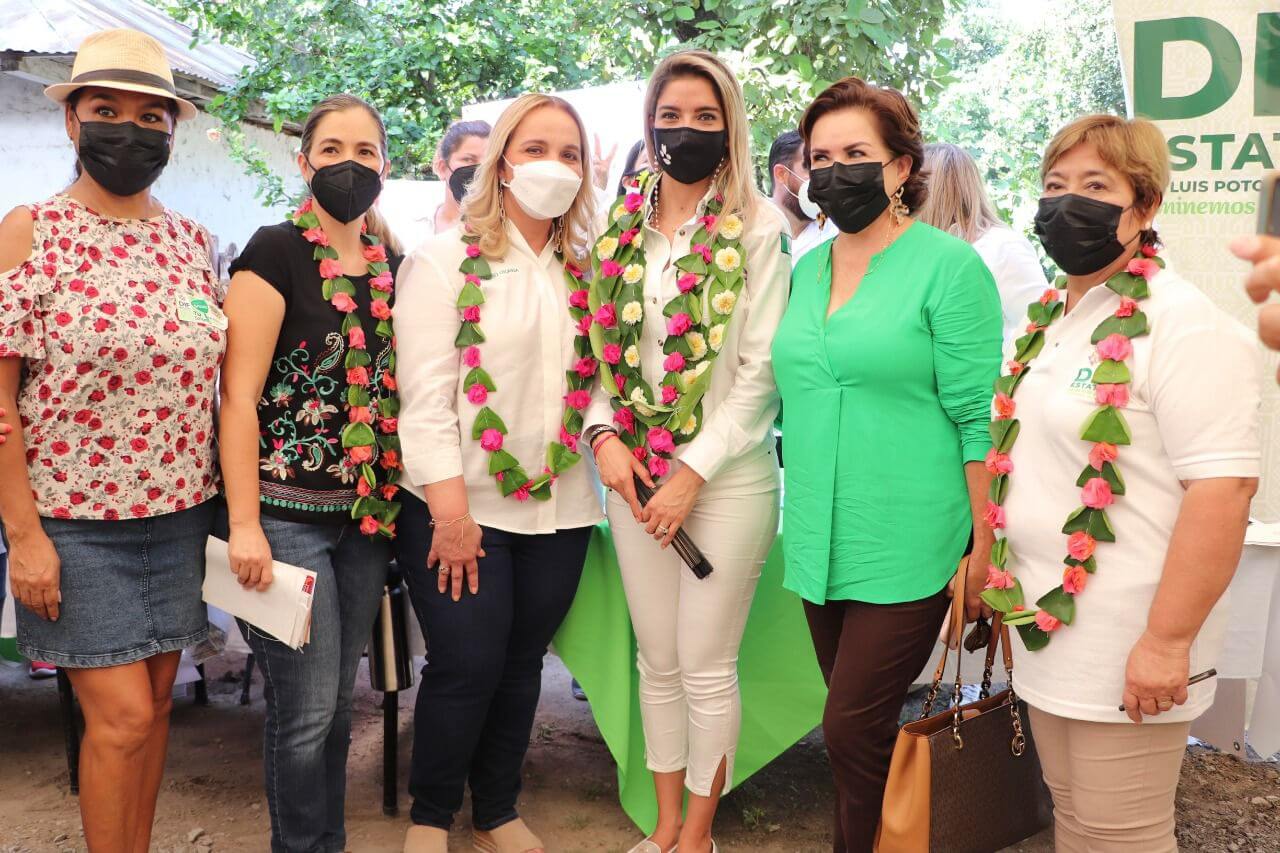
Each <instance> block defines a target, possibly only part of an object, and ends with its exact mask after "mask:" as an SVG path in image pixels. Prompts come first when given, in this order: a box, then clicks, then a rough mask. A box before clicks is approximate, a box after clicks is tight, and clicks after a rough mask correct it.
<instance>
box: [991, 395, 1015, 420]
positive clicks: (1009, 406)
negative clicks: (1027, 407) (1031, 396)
mask: <svg viewBox="0 0 1280 853" xmlns="http://www.w3.org/2000/svg"><path fill="white" fill-rule="evenodd" d="M1017 408H1018V407H1017V404H1016V403H1014V402H1013V398H1012V397H1010V396H1009V395H1008V394H996V420H998V421H1007V420H1009V419H1010V418H1012V417H1013V413H1014V411H1016V410H1017Z"/></svg>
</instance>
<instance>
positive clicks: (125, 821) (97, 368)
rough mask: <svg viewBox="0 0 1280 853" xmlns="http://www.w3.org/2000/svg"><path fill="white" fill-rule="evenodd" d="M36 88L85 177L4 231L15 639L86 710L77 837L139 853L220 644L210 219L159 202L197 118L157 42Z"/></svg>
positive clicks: (1, 265)
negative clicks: (188, 664)
mask: <svg viewBox="0 0 1280 853" xmlns="http://www.w3.org/2000/svg"><path fill="white" fill-rule="evenodd" d="M45 93H46V94H47V95H48V96H49V97H50V98H51V99H53V100H54V101H56V102H58V103H59V104H62V105H63V109H64V111H65V117H66V128H67V135H68V137H70V139H71V142H72V145H73V146H74V148H75V151H76V158H77V165H76V178H75V180H74V181H73V182H72V184H71V185H70V186H69V187H67V188H66V189H64V190H63V191H61V192H59V193H58V194H56V195H54V196H53V197H51V198H49V199H48V200H46V201H43V202H40V203H38V204H32V205H29V206H26V207H18V208H16V209H14V210H13V211H12V212H10V213H9V214H8V215H7V216H6V217H5V218H4V219H3V221H0V271H2V272H0V408H3V409H5V410H7V411H8V412H9V413H10V414H9V415H8V416H6V420H8V422H9V423H10V424H11V425H12V427H13V435H12V436H11V438H12V440H11V441H9V442H7V443H6V444H4V445H3V446H0V518H3V519H4V526H5V532H6V534H7V535H8V538H9V543H10V548H11V560H10V577H11V586H12V589H13V593H14V596H15V597H16V598H17V599H18V601H19V602H20V603H21V604H22V605H23V606H22V607H20V608H18V649H19V650H20V651H21V652H22V653H23V654H24V655H26V656H27V657H29V658H32V659H39V660H45V661H49V662H51V663H53V664H56V665H57V666H60V667H63V668H65V669H66V670H67V673H68V675H69V676H70V678H71V683H72V684H73V685H74V687H75V689H76V693H77V694H78V695H79V697H80V703H81V706H82V708H83V710H84V717H85V737H84V741H83V744H82V749H81V753H80V812H81V816H82V818H83V820H84V834H85V841H86V843H87V844H88V846H89V849H91V850H93V851H95V853H97V851H112V853H114V851H125V850H129V851H133V850H146V849H147V847H148V845H149V843H150V837H151V823H152V818H153V816H154V813H155V803H156V793H157V791H158V790H159V787H160V779H161V775H162V774H163V771H164V761H165V750H166V746H167V742H168V732H169V727H168V715H169V706H170V694H171V692H172V689H173V681H174V674H175V672H176V671H177V667H178V657H179V653H180V651H181V650H182V648H183V647H185V646H190V645H193V644H195V643H198V642H200V641H201V640H203V639H204V638H205V636H206V633H207V628H206V618H205V609H204V605H203V604H202V602H201V600H200V584H201V578H202V576H203V572H204V550H205V540H206V539H207V537H208V535H209V530H210V526H211V524H212V520H213V504H212V502H211V501H210V499H211V498H213V497H214V496H215V495H216V494H217V486H216V483H215V476H214V459H213V398H214V380H215V376H216V374H217V371H218V365H219V363H220V362H221V360H222V355H223V350H224V346H225V338H224V332H223V330H224V329H225V327H226V320H225V318H224V317H223V315H222V313H221V311H220V310H219V308H218V302H219V293H218V291H217V277H216V276H215V275H214V273H213V270H212V266H211V263H210V257H209V243H208V237H207V235H206V232H205V230H204V228H202V227H201V226H200V225H199V224H198V223H196V222H193V221H192V220H190V219H188V218H186V217H184V216H181V215H179V214H177V213H175V212H173V211H171V210H167V209H166V208H165V207H164V206H163V205H162V204H161V203H160V202H159V201H157V200H156V199H155V198H153V197H152V195H151V191H150V186H151V184H152V183H153V182H154V181H155V180H156V178H158V177H159V175H160V173H161V171H162V170H163V169H164V167H165V164H166V163H167V162H168V160H169V154H170V151H171V149H172V146H173V132H174V127H175V125H176V123H177V121H179V120H181V119H188V118H191V117H192V116H194V115H195V114H196V109H195V107H194V106H193V105H192V104H190V103H188V102H187V101H185V100H183V99H181V98H179V97H177V95H176V93H175V91H174V86H173V76H172V74H171V73H170V70H169V67H168V63H167V61H166V59H165V56H164V51H163V50H162V48H161V47H160V45H159V43H157V42H156V41H155V40H154V39H152V38H150V37H149V36H146V35H143V34H141V33H137V32H134V31H131V30H108V31H105V32H100V33H96V34H94V35H92V36H90V37H89V38H87V39H85V41H84V43H83V44H82V45H81V48H80V52H79V53H78V54H77V55H76V60H75V64H74V67H73V69H72V77H71V81H70V82H68V83H61V84H58V85H55V86H50V87H49V88H48V89H46V90H45Z"/></svg>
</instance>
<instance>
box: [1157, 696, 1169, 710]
mask: <svg viewBox="0 0 1280 853" xmlns="http://www.w3.org/2000/svg"><path fill="white" fill-rule="evenodd" d="M1156 707H1157V708H1159V709H1160V710H1161V711H1169V710H1171V709H1172V708H1173V697H1172V696H1161V697H1160V698H1159V699H1157V700H1156Z"/></svg>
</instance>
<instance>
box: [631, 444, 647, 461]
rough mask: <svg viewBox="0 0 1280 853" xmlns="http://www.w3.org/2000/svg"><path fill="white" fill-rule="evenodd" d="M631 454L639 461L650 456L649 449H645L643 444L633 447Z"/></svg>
mask: <svg viewBox="0 0 1280 853" xmlns="http://www.w3.org/2000/svg"><path fill="white" fill-rule="evenodd" d="M631 455H632V456H633V457H635V460H636V461H637V462H643V461H644V460H646V459H648V458H649V451H648V450H645V448H644V445H643V444H642V445H640V446H639V447H633V448H631Z"/></svg>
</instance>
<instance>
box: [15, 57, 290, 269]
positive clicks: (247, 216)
mask: <svg viewBox="0 0 1280 853" xmlns="http://www.w3.org/2000/svg"><path fill="white" fill-rule="evenodd" d="M62 116H63V113H62V110H60V109H59V108H58V106H57V105H56V104H54V103H53V102H52V101H50V100H49V99H48V98H46V97H45V96H44V93H43V87H42V86H40V85H39V84H38V83H34V82H31V81H29V80H25V79H22V78H19V77H15V76H13V75H10V74H0V164H3V166H2V167H0V173H2V174H3V175H4V179H3V180H2V181H0V213H4V212H7V211H8V210H10V209H11V208H13V207H15V206H16V205H19V204H26V203H28V202H34V201H41V200H43V199H45V198H48V197H49V196H51V195H53V194H54V193H55V192H57V191H59V190H61V189H62V188H63V187H65V186H66V185H67V184H68V183H70V181H71V178H72V174H73V172H72V170H73V168H74V162H75V154H74V152H73V149H72V146H71V141H70V140H69V139H67V134H66V129H65V125H64V123H63V118H62ZM217 126H218V122H217V121H215V120H214V119H213V118H211V117H209V116H208V115H205V114H204V113H201V114H200V115H199V116H197V117H196V118H195V119H193V120H192V121H190V122H182V123H181V124H179V125H178V129H177V135H176V144H175V147H174V151H173V157H172V159H171V160H170V161H169V165H168V167H166V169H165V171H164V174H163V175H162V176H161V177H160V180H159V181H157V182H156V185H155V194H156V197H157V198H159V199H160V200H161V201H162V202H163V203H164V204H165V205H167V206H169V207H171V208H173V209H174V210H176V211H178V212H180V213H182V214H184V215H186V216H190V217H192V218H193V219H196V220H197V221H199V222H200V223H201V224H202V225H204V226H205V227H207V228H208V229H209V230H210V231H211V232H212V233H213V234H214V236H215V237H217V238H218V240H219V245H220V247H221V248H223V249H225V248H226V247H227V246H228V245H229V244H230V243H233V242H234V243H235V244H236V245H237V246H240V247H243V246H244V244H245V242H246V241H247V240H248V239H249V236H250V235H251V234H252V233H253V232H254V231H255V230H256V229H257V228H258V227H259V226H261V225H268V224H271V223H273V222H279V221H280V220H281V219H283V218H284V214H285V213H286V211H285V210H284V209H283V208H281V209H276V210H271V209H268V208H264V207H263V206H262V204H261V203H260V202H259V201H258V199H257V198H255V197H254V191H255V190H256V189H257V184H256V182H255V179H254V178H251V177H249V176H248V175H246V174H245V172H244V169H243V167H241V165H240V164H239V163H237V162H235V161H234V160H232V159H231V156H230V154H229V153H228V151H227V147H226V143H225V142H223V141H221V140H218V141H215V140H212V139H210V138H209V131H210V130H211V129H214V128H216V127H217ZM246 133H247V135H248V137H249V138H250V140H251V141H253V142H254V143H255V144H256V145H257V146H258V147H260V148H261V149H262V150H263V152H264V153H265V154H266V157H267V161H268V162H269V163H270V164H271V166H272V168H273V169H275V170H276V171H277V172H279V173H280V174H282V175H289V176H291V178H292V182H291V186H293V185H294V184H295V183H296V182H300V179H297V178H294V177H293V176H296V175H297V168H296V166H295V165H294V155H295V153H296V150H297V140H296V139H293V138H292V137H288V136H285V135H283V134H281V135H276V134H273V133H270V132H268V131H264V130H261V129H259V128H256V127H250V128H247V129H246Z"/></svg>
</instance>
